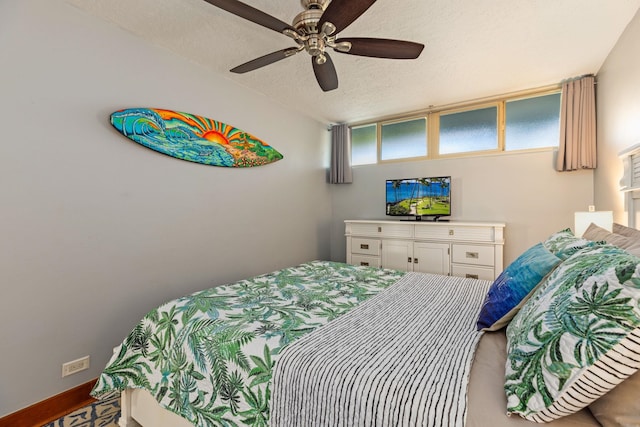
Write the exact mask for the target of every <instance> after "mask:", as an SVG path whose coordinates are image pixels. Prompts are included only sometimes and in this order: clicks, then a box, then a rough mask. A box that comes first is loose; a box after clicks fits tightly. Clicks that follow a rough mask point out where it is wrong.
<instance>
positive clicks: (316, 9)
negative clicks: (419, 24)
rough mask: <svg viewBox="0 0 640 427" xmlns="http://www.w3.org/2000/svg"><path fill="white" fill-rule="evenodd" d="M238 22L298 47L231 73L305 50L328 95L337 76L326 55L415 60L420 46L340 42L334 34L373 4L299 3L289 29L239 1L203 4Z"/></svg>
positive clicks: (352, 0)
mask: <svg viewBox="0 0 640 427" xmlns="http://www.w3.org/2000/svg"><path fill="white" fill-rule="evenodd" d="M205 1H206V2H208V3H210V4H212V5H214V6H217V7H219V8H221V9H224V10H226V11H227V12H230V13H232V14H234V15H237V16H239V17H241V18H244V19H247V20H249V21H251V22H254V23H256V24H258V25H262V26H263V27H266V28H269V29H272V30H274V31H277V32H279V33H282V34H284V35H285V36H288V37H290V38H292V39H293V40H294V41H295V42H296V44H297V46H296V47H289V48H286V49H282V50H278V51H276V52H272V53H269V54H267V55H264V56H261V57H259V58H256V59H254V60H251V61H249V62H246V63H244V64H242V65H238V66H237V67H235V68H233V69H231V72H233V73H246V72H248V71H253V70H256V69H258V68H260V67H264V66H265V65H269V64H273V63H274V62H277V61H280V60H282V59H285V58H288V57H290V56H293V55H295V54H296V53H298V52H301V51H302V50H306V51H307V53H308V54H309V55H311V62H312V66H313V71H314V73H315V76H316V80H317V81H318V84H319V85H320V87H321V88H322V90H323V91H325V92H327V91H330V90H333V89H336V88H337V87H338V75H337V73H336V69H335V67H334V65H333V61H331V57H330V56H329V54H328V53H327V52H326V49H327V48H328V47H330V48H332V49H333V50H334V51H335V52H339V53H346V54H349V55H359V56H369V57H374V58H390V59H415V58H417V57H418V56H420V53H421V52H422V49H423V48H424V45H423V44H420V43H415V42H410V41H403V40H391V39H378V38H363V37H353V38H342V39H337V38H336V34H337V33H338V32H340V31H342V30H344V29H345V28H347V27H348V26H349V25H350V24H351V23H352V22H353V21H355V20H356V19H358V17H359V16H360V15H362V14H363V13H364V12H365V11H366V10H367V9H369V7H370V6H371V5H372V4H373V3H375V2H376V0H300V3H301V4H302V6H303V7H304V9H305V10H304V11H303V12H301V13H299V14H298V15H297V16H296V17H295V18H294V20H293V23H292V24H291V25H289V24H287V23H285V22H283V21H281V20H279V19H277V18H274V17H273V16H271V15H269V14H267V13H265V12H262V11H260V10H258V9H256V8H254V7H252V6H249V5H247V4H245V3H242V2H240V1H238V0H205Z"/></svg>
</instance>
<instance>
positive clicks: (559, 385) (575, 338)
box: [505, 244, 640, 422]
mask: <svg viewBox="0 0 640 427" xmlns="http://www.w3.org/2000/svg"><path fill="white" fill-rule="evenodd" d="M639 266H640V258H637V257H635V256H633V255H632V254H630V253H628V252H626V251H624V250H622V249H620V248H617V247H615V246H612V245H608V244H605V245H599V246H593V247H587V248H584V249H582V250H579V251H577V252H576V253H575V254H574V255H573V256H571V257H569V258H568V259H567V260H566V261H564V262H563V263H562V264H560V265H559V266H558V267H557V268H556V269H555V270H554V271H553V272H552V273H551V274H550V275H549V276H548V277H547V279H546V280H545V281H544V282H543V283H542V285H540V287H539V288H538V290H537V291H536V292H535V293H534V294H533V296H532V297H531V298H530V299H529V300H528V301H527V302H526V303H525V304H524V306H523V307H522V309H521V310H520V311H519V312H518V314H516V316H515V317H514V318H513V320H512V321H511V324H510V325H509V326H508V328H507V339H508V346H507V353H508V354H507V364H506V372H505V391H506V395H507V410H508V411H509V412H512V413H516V414H519V415H520V416H522V417H523V418H525V419H527V420H530V421H535V422H548V421H551V420H554V419H557V418H560V417H562V416H565V415H569V414H571V413H574V412H577V411H578V410H580V409H581V408H583V407H585V406H587V405H589V404H590V403H591V402H592V401H594V400H595V399H597V398H598V397H600V396H602V395H604V394H605V393H606V392H607V391H609V390H611V389H612V388H613V387H615V386H616V385H617V384H619V383H620V382H622V381H623V380H624V379H625V378H627V377H629V376H630V375H632V374H634V373H635V372H636V371H637V370H638V368H640V305H639V303H640V269H639V268H638V267H639Z"/></svg>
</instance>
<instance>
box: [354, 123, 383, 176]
mask: <svg viewBox="0 0 640 427" xmlns="http://www.w3.org/2000/svg"><path fill="white" fill-rule="evenodd" d="M377 147H378V144H377V137H376V125H375V124H373V125H367V126H360V127H357V128H351V164H352V165H354V166H357V165H371V164H375V163H376V162H377V154H376V151H377Z"/></svg>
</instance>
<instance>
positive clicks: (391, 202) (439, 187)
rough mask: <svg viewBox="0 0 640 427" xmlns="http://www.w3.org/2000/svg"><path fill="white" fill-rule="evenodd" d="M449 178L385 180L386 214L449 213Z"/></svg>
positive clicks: (441, 214) (442, 214)
mask: <svg viewBox="0 0 640 427" xmlns="http://www.w3.org/2000/svg"><path fill="white" fill-rule="evenodd" d="M450 188H451V178H450V177H439V178H416V179H390V180H387V189H386V194H387V215H419V216H422V215H424V216H448V215H451V192H450Z"/></svg>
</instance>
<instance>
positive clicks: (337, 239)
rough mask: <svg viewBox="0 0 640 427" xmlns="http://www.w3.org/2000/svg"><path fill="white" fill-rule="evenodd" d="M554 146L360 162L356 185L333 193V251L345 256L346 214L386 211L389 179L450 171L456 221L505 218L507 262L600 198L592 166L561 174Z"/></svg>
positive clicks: (355, 215)
mask: <svg viewBox="0 0 640 427" xmlns="http://www.w3.org/2000/svg"><path fill="white" fill-rule="evenodd" d="M554 159H555V157H554V153H553V152H552V151H542V152H530V153H520V154H506V155H494V156H484V157H468V158H460V159H446V160H428V161H422V162H400V163H389V164H384V165H370V166H359V167H356V168H354V177H353V181H354V182H353V184H344V185H340V186H336V188H335V189H334V190H333V192H332V198H333V225H332V235H331V236H332V240H331V255H332V258H333V259H335V260H344V259H345V256H346V255H345V250H346V248H345V238H344V224H343V221H344V220H345V219H381V218H382V219H384V218H386V219H393V217H385V180H387V179H396V178H412V177H421V176H447V175H450V176H451V181H452V182H451V194H452V202H451V206H452V211H453V215H452V216H451V218H452V219H453V220H465V221H500V222H505V223H506V228H505V242H506V243H505V257H504V261H505V265H507V264H508V263H510V262H511V261H513V260H514V259H515V258H516V257H517V256H518V255H520V254H521V253H522V252H524V251H525V250H526V249H527V248H529V247H530V246H532V245H533V244H535V243H537V242H539V241H541V240H543V239H545V238H546V237H548V236H549V235H550V234H551V233H554V232H556V231H558V230H561V229H563V228H566V227H572V228H573V214H574V212H575V211H582V210H587V207H588V206H589V205H590V204H593V172H592V171H578V172H562V173H559V172H556V171H555V169H554V168H553V165H554V164H555V163H554Z"/></svg>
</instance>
